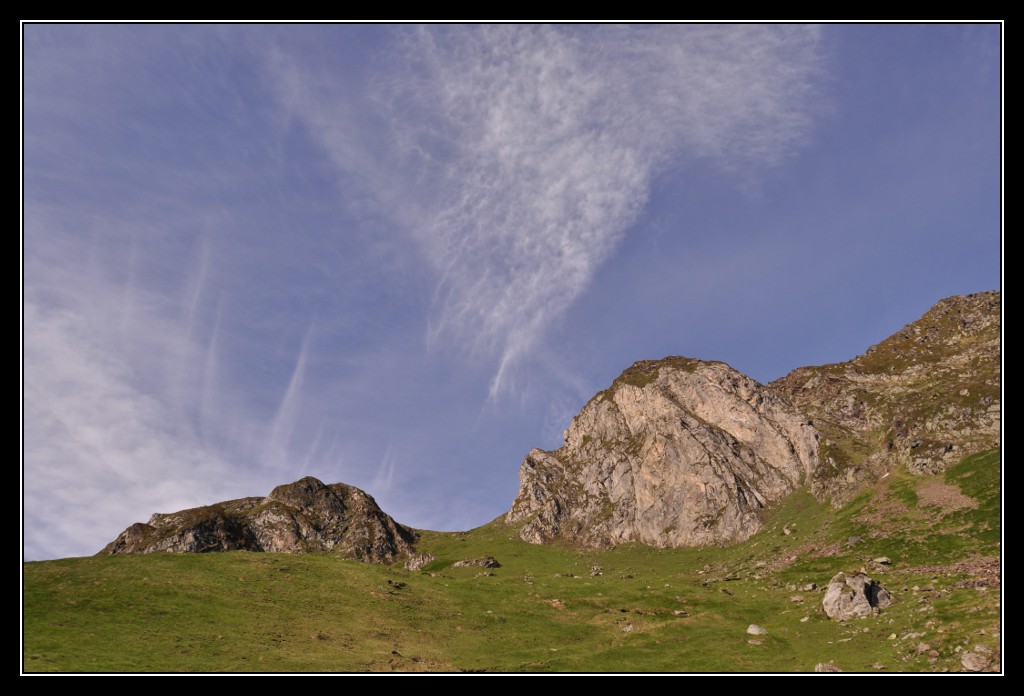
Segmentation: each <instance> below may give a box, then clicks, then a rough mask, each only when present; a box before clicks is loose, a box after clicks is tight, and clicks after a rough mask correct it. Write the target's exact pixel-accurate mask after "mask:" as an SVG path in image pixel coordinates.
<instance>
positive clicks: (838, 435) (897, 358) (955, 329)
mask: <svg viewBox="0 0 1024 696" xmlns="http://www.w3.org/2000/svg"><path fill="white" fill-rule="evenodd" d="M1000 312H1001V295H1000V293H999V292H998V291H992V292H983V293H977V294H974V295H961V296H956V297H948V298H946V299H944V300H941V301H940V302H938V303H936V304H935V306H934V307H932V308H931V309H930V310H928V312H927V313H925V315H924V316H923V317H921V318H920V319H919V320H917V321H915V322H913V323H911V324H907V325H906V326H905V327H903V329H901V330H900V331H899V332H897V333H895V334H893V335H892V336H890V337H889V338H887V339H885V340H884V341H882V342H881V343H879V344H877V345H875V346H872V347H871V348H869V349H868V350H867V352H865V353H864V354H863V355H861V356H859V357H857V358H854V359H853V360H850V361H849V362H845V363H837V364H833V365H823V366H819V367H802V368H799V369H797V370H794V371H793V372H791V373H790V374H788V375H787V376H785V377H783V378H782V379H779V380H776V381H775V382H772V383H771V384H770V385H769V387H770V388H772V389H773V390H776V391H778V392H781V393H783V394H785V395H786V396H787V397H788V398H789V400H790V401H791V402H792V403H794V404H795V405H796V406H797V407H798V408H799V409H800V410H801V411H802V412H804V413H806V414H807V415H808V416H809V417H810V418H811V419H812V420H813V421H814V426H815V428H817V429H818V431H819V432H820V433H821V450H820V458H821V467H820V469H819V470H818V471H817V472H816V473H815V476H814V478H813V481H812V491H813V492H814V493H815V495H817V496H818V497H819V498H826V497H831V498H832V500H833V502H834V503H836V504H841V503H844V502H846V501H848V500H849V499H850V498H851V497H852V496H853V495H855V494H856V492H857V490H859V489H860V487H861V486H863V484H864V483H866V482H871V481H874V480H876V479H878V478H879V477H881V476H882V475H884V474H885V473H887V472H889V471H892V470H893V469H895V468H896V467H898V466H900V465H905V466H906V467H907V469H908V470H910V471H911V472H913V473H937V472H940V471H943V470H945V469H946V468H948V467H949V466H951V465H953V464H956V463H957V462H959V461H961V460H962V459H963V458H964V457H966V456H968V455H971V454H975V453H977V452H981V451H984V450H987V449H991V448H993V447H998V446H999V442H1000V403H999V396H1000V380H1001V376H1000V326H1001V322H1000Z"/></svg>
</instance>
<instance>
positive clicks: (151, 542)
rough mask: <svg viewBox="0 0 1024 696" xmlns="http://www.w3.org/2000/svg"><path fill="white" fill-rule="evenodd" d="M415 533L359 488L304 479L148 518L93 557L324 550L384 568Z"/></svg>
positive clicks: (407, 546) (410, 545) (404, 551)
mask: <svg viewBox="0 0 1024 696" xmlns="http://www.w3.org/2000/svg"><path fill="white" fill-rule="evenodd" d="M415 541H416V534H415V532H413V531H412V530H411V529H408V528H407V527H403V526H402V525H399V524H397V523H396V522H395V521H394V520H393V519H391V517H390V516H388V515H387V514H385V513H384V512H383V511H382V510H381V509H380V507H378V506H377V503H376V501H375V500H374V499H373V498H372V497H371V496H369V495H367V494H366V493H365V492H363V491H362V490H360V489H358V488H356V487H354V486H348V485H346V484H343V483H334V484H330V485H325V484H324V483H323V482H321V481H320V480H318V479H315V478H313V477H311V476H307V477H305V478H302V479H299V480H298V481H296V482H294V483H289V484H285V485H281V486H277V487H276V488H274V490H273V491H271V493H270V495H269V496H267V497H265V498H241V499H238V500H229V501H225V502H221V503H215V504H213V505H207V506H204V507H198V508H192V509H189V510H182V511H179V512H175V513H171V514H161V513H157V514H154V515H153V516H152V517H151V518H150V519H149V522H148V523H146V524H142V523H136V524H133V525H132V526H130V527H129V528H128V529H126V530H125V531H124V532H122V533H121V534H120V535H119V536H118V537H117V539H115V540H114V541H112V542H110V543H109V544H108V545H107V546H106V547H105V548H104V549H103V550H102V551H100V555H114V554H122V553H153V552H156V551H177V552H191V553H200V552H206V551H233V550H244V551H274V552H280V553H303V552H309V551H331V552H334V553H337V554H339V555H341V556H344V557H346V558H355V559H359V560H362V561H368V562H376V563H390V562H393V561H395V560H396V559H398V558H399V557H401V556H405V555H408V554H409V553H411V552H412V551H413V544H414V543H415Z"/></svg>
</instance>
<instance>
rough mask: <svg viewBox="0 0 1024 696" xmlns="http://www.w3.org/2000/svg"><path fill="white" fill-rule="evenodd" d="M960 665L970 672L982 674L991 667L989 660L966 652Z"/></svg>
mask: <svg viewBox="0 0 1024 696" xmlns="http://www.w3.org/2000/svg"><path fill="white" fill-rule="evenodd" d="M960 664H962V665H963V666H964V669H966V670H967V671H968V672H982V671H984V670H985V669H987V668H988V666H989V659H988V658H987V657H985V656H984V655H979V654H978V653H974V652H965V653H963V654H962V655H960Z"/></svg>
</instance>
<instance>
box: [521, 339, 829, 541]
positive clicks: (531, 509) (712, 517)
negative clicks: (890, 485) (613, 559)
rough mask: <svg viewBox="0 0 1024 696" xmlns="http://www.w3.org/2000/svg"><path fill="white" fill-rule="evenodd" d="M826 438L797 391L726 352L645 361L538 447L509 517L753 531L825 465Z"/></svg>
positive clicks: (526, 530) (630, 536) (537, 525)
mask: <svg viewBox="0 0 1024 696" xmlns="http://www.w3.org/2000/svg"><path fill="white" fill-rule="evenodd" d="M817 439H818V435H817V433H816V431H815V429H814V428H813V427H812V426H811V425H810V424H809V422H808V420H807V418H806V417H804V416H803V415H801V414H800V413H799V412H798V411H797V410H796V409H795V408H793V406H791V405H790V403H789V402H788V401H787V400H786V398H784V397H783V396H781V395H780V394H778V393H774V392H772V391H770V390H768V389H766V388H765V387H763V386H762V385H760V384H758V383H757V382H755V381H754V380H752V379H750V378H749V377H746V376H744V375H742V374H740V373H739V372H737V371H736V370H734V369H732V368H731V367H729V366H728V365H726V364H724V363H717V362H702V361H700V360H693V359H689V358H681V357H671V358H665V359H663V360H657V361H651V360H647V361H641V362H638V363H635V364H634V365H633V366H632V367H630V368H629V369H627V370H626V371H625V372H623V373H622V375H620V376H619V377H618V378H617V379H616V380H615V381H614V382H613V384H612V385H611V387H609V388H608V389H607V390H605V391H603V392H601V393H599V394H598V395H597V396H595V397H594V398H593V399H591V401H590V403H588V404H587V405H586V406H585V407H584V409H583V411H582V412H581V413H580V414H579V415H578V416H576V418H574V419H573V422H572V424H571V425H570V427H569V429H568V430H567V431H566V433H565V444H564V445H563V446H562V447H560V448H559V449H557V450H555V451H553V452H546V451H542V450H538V449H535V450H533V451H531V452H530V453H529V454H528V455H527V457H526V460H525V461H524V462H523V464H522V467H521V469H520V489H519V494H518V496H517V497H516V499H515V502H514V503H513V505H512V508H511V510H510V511H509V512H508V513H507V515H506V518H505V519H506V521H507V522H508V523H510V524H521V525H522V527H521V530H520V536H521V537H522V538H523V539H525V540H526V541H530V542H533V543H544V542H548V541H552V540H555V539H563V540H567V541H571V542H573V543H578V544H582V545H585V546H590V547H605V546H610V545H614V544H619V543H622V542H628V541H638V542H641V543H644V544H650V545H653V546H661V547H671V546H697V545H706V544H721V543H728V542H737V541H743V540H744V539H747V538H748V537H750V536H751V535H752V534H754V533H755V532H756V531H757V530H758V529H759V528H760V525H761V517H760V513H761V510H762V509H763V508H765V507H767V506H770V505H771V504H773V503H775V502H777V501H779V500H781V499H782V498H783V497H785V496H786V495H788V494H789V493H790V492H792V491H793V490H794V489H796V488H797V487H799V486H801V485H802V484H803V483H804V482H805V480H806V479H807V478H808V477H809V476H810V475H812V474H813V472H814V471H815V470H816V468H817V466H818V454H817V452H818V445H817Z"/></svg>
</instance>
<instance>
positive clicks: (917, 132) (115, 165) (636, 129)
mask: <svg viewBox="0 0 1024 696" xmlns="http://www.w3.org/2000/svg"><path fill="white" fill-rule="evenodd" d="M1000 42H1001V27H1000V26H999V25H991V24H990V25H936V24H931V25H908V24H905V25H873V24H864V25H825V26H821V27H815V26H809V25H800V26H786V25H753V26H750V25H685V26H683V25H667V26H626V27H615V26H484V27H479V26H476V27H471V26H449V27H444V26H411V25H401V26H360V25H257V24H250V25H183V26H179V25H115V26H106V25H99V24H81V25H73V24H70V25H56V24H54V25H48V24H26V25H23V46H22V48H23V61H24V63H23V80H24V82H23V115H24V123H23V146H24V168H23V198H24V226H23V234H22V244H23V258H24V262H23V278H22V280H23V293H24V294H23V312H24V338H23V343H24V365H23V371H24V398H23V403H24V410H23V414H24V427H23V433H24V440H23V490H24V545H25V547H24V552H25V558H26V559H28V560H35V559H44V558H54V557H64V556H81V555H88V554H92V553H95V552H96V551H97V550H99V549H100V548H101V547H102V546H103V545H104V544H105V543H106V542H108V541H109V540H111V539H112V538H113V537H114V536H116V535H117V534H118V533H119V532H120V531H121V530H122V529H124V528H125V527H127V526H128V525H129V524H131V523H133V522H136V521H145V520H146V519H148V517H149V515H150V514H151V513H153V512H157V511H159V512H170V511H173V510H177V509H181V508H185V507H193V506H197V505H202V504H207V503H211V502H214V501H217V500H224V499H228V498H237V497H243V496H250V495H265V494H266V493H268V492H269V491H270V489H271V488H272V487H273V486H275V485H277V484H280V483H284V482H289V481H293V480H295V479H298V478H300V477H302V476H306V475H312V476H316V477H318V478H320V479H322V480H324V481H326V482H336V481H343V482H346V483H350V484H353V485H356V486H359V487H361V488H363V489H365V490H366V491H368V492H369V493H370V494H371V495H373V496H374V497H375V498H376V499H377V501H378V503H380V505H381V506H382V507H383V508H384V510H385V511H387V512H389V513H390V514H391V515H392V516H394V517H395V518H396V519H397V520H398V521H399V522H402V523H405V524H409V525H412V526H415V527H419V528H427V529H446V530H454V529H467V528H471V527H475V526H478V525H480V524H483V523H485V522H487V521H489V520H491V519H493V518H494V517H496V516H498V515H500V514H502V513H503V512H504V511H506V510H507V509H508V507H509V505H510V504H511V501H512V499H513V497H514V496H515V493H516V490H517V484H518V468H519V464H520V462H521V460H522V458H523V456H524V455H525V454H526V452H528V451H529V450H530V449H531V448H532V447H542V448H549V449H550V448H555V447H557V446H558V445H559V444H560V440H561V433H562V431H563V429H564V428H565V427H566V426H567V425H568V422H569V420H570V419H571V418H572V416H573V415H575V413H577V412H578V411H579V409H580V408H581V407H582V406H583V404H585V403H586V401H587V400H588V399H589V398H590V397H591V396H592V395H593V394H594V393H595V392H596V391H598V390H600V389H603V388H605V387H606V386H607V385H608V383H609V382H610V381H611V380H612V379H613V378H614V377H615V376H616V375H617V374H618V373H619V372H621V371H622V370H623V369H624V368H626V367H628V366H629V365H630V364H631V363H632V362H634V361H635V360H640V359H648V358H660V357H663V356H665V355H687V356H692V357H699V358H705V359H715V360H724V361H726V362H728V363H730V364H731V365H733V366H734V367H736V368H737V369H739V370H741V371H743V372H745V373H747V374H749V375H751V376H752V377H754V378H755V379H758V380H760V381H762V382H768V381H770V380H772V379H775V378H777V377H780V376H782V375H784V374H786V373H787V372H788V371H789V370H791V369H793V368H795V367H798V366H801V365H806V364H821V363H828V362H837V361H842V360H847V359H850V358H852V357H854V356H855V355H857V354H859V353H861V352H863V351H864V349H866V348H867V347H868V346H869V345H870V344H872V343H875V342H877V341H879V340H881V339H883V338H885V337H886V336H887V335H889V334H891V333H892V332H894V331H895V330H897V329H899V328H900V326H902V325H903V324H905V323H907V322H909V321H912V320H914V319H916V318H917V317H919V316H920V315H921V314H922V313H923V312H924V311H925V310H927V309H928V307H930V306H931V305H932V304H933V303H934V302H935V301H937V300H939V299H940V298H942V297H946V296H949V295H953V294H961V293H968V292H976V291H981V290H987V289H991V288H995V287H998V286H999V284H1000V246H1001V227H1000V225H1001V218H1000V192H1001V164H1000V162H1001V161H1000V154H1001V144H1000V132H1001V102H1000V99H1001V76H1000V67H1001V54H1000V50H1001V43H1000Z"/></svg>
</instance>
